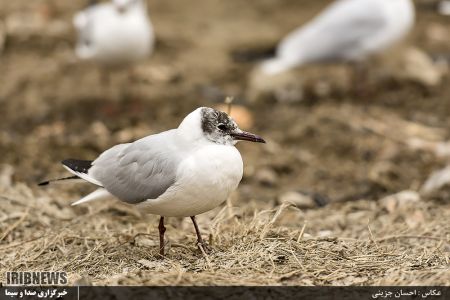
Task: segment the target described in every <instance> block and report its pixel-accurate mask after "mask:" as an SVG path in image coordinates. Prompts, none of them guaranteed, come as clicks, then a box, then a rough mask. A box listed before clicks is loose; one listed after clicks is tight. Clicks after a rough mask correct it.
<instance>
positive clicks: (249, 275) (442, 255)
mask: <svg viewBox="0 0 450 300" xmlns="http://www.w3.org/2000/svg"><path fill="white" fill-rule="evenodd" d="M1 192H2V196H1V201H2V202H1V203H2V208H3V210H2V214H1V223H0V224H1V225H0V229H1V231H0V236H1V237H0V240H1V241H0V257H2V260H1V262H0V264H1V272H0V274H1V276H4V271H7V270H62V271H66V272H68V273H69V279H70V283H76V282H77V281H78V282H83V283H85V284H86V283H92V284H95V285H104V284H106V285H116V284H119V285H192V284H193V285H207V284H215V285H294V284H295V285H297V284H299V285H347V284H352V285H377V284H389V285H412V284H424V285H426V284H429V285H431V284H442V285H448V284H450V271H449V251H450V244H449V241H450V230H449V224H448V220H449V218H450V210H449V205H448V204H446V205H442V206H440V207H436V205H432V204H431V203H427V202H421V203H420V204H419V205H415V207H412V208H408V209H407V210H404V211H402V212H395V213H387V212H386V211H384V210H383V208H382V207H380V205H379V204H377V203H375V202H370V201H365V200H361V201H356V202H348V203H336V204H332V205H330V206H328V207H325V208H322V209H317V210H308V211H300V210H298V209H296V208H293V207H290V206H289V205H288V204H283V205H281V206H278V207H275V208H274V209H268V210H264V206H265V208H267V207H269V206H270V205H269V204H266V205H263V206H261V205H258V204H256V203H257V202H251V203H246V204H244V203H239V201H238V198H239V195H235V196H237V197H235V198H237V200H236V199H235V200H234V201H235V202H237V203H236V204H239V206H240V208H235V207H231V206H224V207H223V208H218V209H217V210H215V211H214V212H211V213H207V214H205V215H202V216H200V218H199V224H200V226H201V227H202V229H203V233H204V234H206V233H207V232H209V233H210V239H209V240H210V242H212V244H213V248H214V250H213V252H212V253H211V254H209V255H205V254H202V252H200V251H199V250H198V249H196V248H195V245H194V241H195V235H194V231H193V229H192V228H191V226H192V225H191V224H190V222H189V220H188V219H183V220H181V219H176V218H171V219H169V224H168V231H167V235H168V237H169V240H170V244H169V247H170V250H169V251H168V256H167V257H166V258H164V259H162V258H160V257H159V256H158V249H157V248H158V247H157V242H158V238H157V236H158V235H157V234H158V233H157V228H156V224H157V219H156V217H154V216H145V215H141V214H140V213H139V212H138V211H135V210H134V208H130V207H128V206H124V205H122V204H120V203H117V202H114V201H106V202H103V203H96V204H94V205H90V206H84V207H76V208H72V207H70V206H69V204H68V200H67V199H69V198H73V197H74V196H72V195H70V194H68V192H66V191H63V192H61V189H60V188H59V187H58V188H57V189H49V190H48V191H38V190H32V189H30V188H29V187H27V186H26V185H23V184H15V185H12V186H2V188H1ZM258 206H259V207H258ZM255 207H256V209H255ZM417 210H420V211H422V212H423V215H424V219H423V222H421V223H420V224H419V225H416V226H415V227H414V226H413V227H414V228H413V227H411V226H410V225H407V222H405V220H406V219H405V217H406V218H407V217H408V216H411V215H414V213H413V212H414V211H417ZM369 220H370V224H369V223H368V221H369ZM306 221H307V222H306ZM369 225H370V226H369ZM80 280H81V281H80Z"/></svg>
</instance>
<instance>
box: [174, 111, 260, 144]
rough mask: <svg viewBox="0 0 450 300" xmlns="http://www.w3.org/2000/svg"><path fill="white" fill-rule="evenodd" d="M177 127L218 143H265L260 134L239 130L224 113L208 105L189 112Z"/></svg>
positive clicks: (185, 132)
mask: <svg viewBox="0 0 450 300" xmlns="http://www.w3.org/2000/svg"><path fill="white" fill-rule="evenodd" d="M179 128H180V129H181V130H182V131H183V132H184V134H189V135H191V136H192V137H194V138H196V137H197V138H200V139H206V140H207V141H209V142H213V143H216V144H220V145H235V144H236V143H237V142H239V141H250V142H255V143H265V141H264V140H263V139H262V138H261V137H260V136H257V135H256V134H253V133H250V132H246V131H243V130H241V129H240V128H239V126H238V125H237V124H236V122H235V121H234V120H233V118H231V117H230V116H229V115H227V114H226V113H224V112H222V111H218V110H215V109H213V108H209V107H200V108H198V109H196V110H195V111H193V112H192V113H190V114H189V115H188V116H187V117H186V118H185V119H184V120H183V122H182V123H181V124H180V127H179Z"/></svg>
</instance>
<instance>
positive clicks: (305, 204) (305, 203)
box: [278, 191, 316, 208]
mask: <svg viewBox="0 0 450 300" xmlns="http://www.w3.org/2000/svg"><path fill="white" fill-rule="evenodd" d="M278 202H279V203H292V204H294V205H295V206H297V207H298V208H314V207H316V203H315V202H314V199H313V198H312V197H311V196H309V195H305V194H302V193H299V192H294V191H290V192H286V193H284V194H282V195H281V196H280V197H279V198H278Z"/></svg>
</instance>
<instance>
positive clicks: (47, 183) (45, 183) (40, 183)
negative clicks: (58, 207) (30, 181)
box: [37, 180, 50, 186]
mask: <svg viewBox="0 0 450 300" xmlns="http://www.w3.org/2000/svg"><path fill="white" fill-rule="evenodd" d="M49 183H50V181H48V180H47V181H42V182H39V183H38V184H37V185H38V186H44V185H49Z"/></svg>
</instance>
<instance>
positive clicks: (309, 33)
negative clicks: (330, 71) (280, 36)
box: [278, 0, 386, 62]
mask: <svg viewBox="0 0 450 300" xmlns="http://www.w3.org/2000/svg"><path fill="white" fill-rule="evenodd" d="M380 5H382V1H378V0H377V1H364V0H340V1H335V2H334V3H333V4H331V5H330V6H329V7H328V8H326V9H325V10H324V11H323V12H322V13H321V14H320V15H319V16H317V17H316V18H315V19H313V20H312V21H311V22H310V23H308V24H307V25H305V26H303V27H301V28H299V29H297V30H295V31H294V32H292V33H291V34H289V35H288V36H287V37H286V38H285V39H284V40H283V41H282V43H280V46H279V48H278V52H279V54H280V55H282V56H291V57H295V56H297V58H295V59H298V60H302V61H304V62H315V61H324V60H334V59H349V58H354V57H355V56H358V55H360V54H361V55H362V54H364V53H362V52H363V51H364V49H363V45H364V44H365V42H366V40H367V39H371V38H372V37H373V36H374V35H376V34H378V33H379V32H380V31H381V30H383V29H384V27H385V25H386V19H385V16H384V12H383V8H382V6H380ZM292 59H293V58H292Z"/></svg>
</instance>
